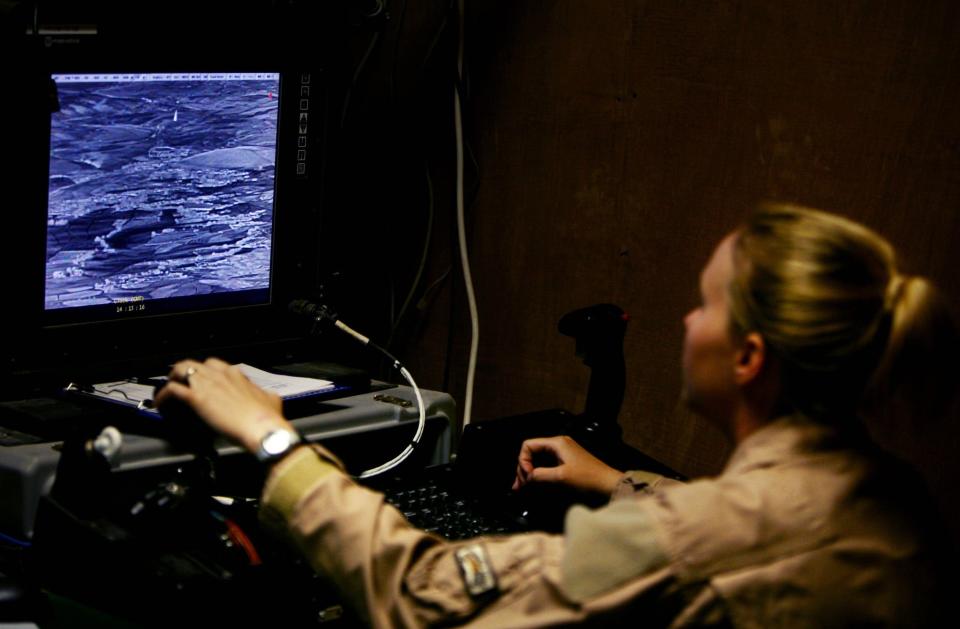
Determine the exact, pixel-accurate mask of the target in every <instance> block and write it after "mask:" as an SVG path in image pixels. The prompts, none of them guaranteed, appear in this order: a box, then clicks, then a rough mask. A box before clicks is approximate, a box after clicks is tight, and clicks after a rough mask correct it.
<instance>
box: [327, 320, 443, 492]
mask: <svg viewBox="0 0 960 629" xmlns="http://www.w3.org/2000/svg"><path fill="white" fill-rule="evenodd" d="M321 318H322V317H321V316H320V315H318V316H317V321H318V322H319V321H320V320H321ZM331 318H332V317H331ZM333 325H334V326H336V327H337V329H339V330H342V331H343V332H345V333H346V334H349V335H350V336H352V337H353V338H355V339H356V340H358V341H360V342H361V343H363V344H364V345H367V346H373V347H374V348H376V349H378V350H380V351H381V352H382V353H384V354H386V356H387V357H388V358H390V360H392V361H393V366H394V367H395V368H396V369H397V370H399V371H400V375H401V376H403V378H404V380H406V381H407V383H408V384H409V385H410V387H411V388H412V389H413V395H414V396H416V398H417V409H418V410H419V416H418V419H417V431H416V432H415V433H414V435H413V439H411V440H410V443H408V444H407V447H406V448H404V449H403V451H402V452H401V453H400V454H398V455H397V456H395V457H393V458H392V459H390V460H389V461H387V462H386V463H384V464H382V465H378V466H377V467H371V468H370V469H368V470H364V471H362V472H360V474H359V475H358V476H357V478H370V477H371V476H376V475H377V474H383V473H384V472H386V471H388V470H392V469H393V468H395V467H396V466H398V465H400V464H401V463H403V462H404V461H405V460H406V459H407V457H408V456H410V455H411V454H413V449H414V448H415V447H417V445H418V444H419V443H420V438H421V437H422V436H423V430H424V428H425V427H426V425H427V409H426V407H425V405H424V403H423V395H421V394H420V387H418V386H417V383H416V382H415V381H414V380H413V376H412V375H410V372H409V371H407V368H406V367H404V366H403V365H401V364H400V361H399V360H397V359H396V358H394V357H393V356H391V355H390V354H389V352H387V351H386V350H384V349H383V348H382V347H380V346H378V345H376V344H375V343H371V342H370V339H369V338H368V337H366V336H364V335H362V334H360V333H359V332H357V331H356V330H354V329H353V328H351V327H350V326H349V325H347V324H346V323H344V322H343V321H340V320H339V319H334V320H333Z"/></svg>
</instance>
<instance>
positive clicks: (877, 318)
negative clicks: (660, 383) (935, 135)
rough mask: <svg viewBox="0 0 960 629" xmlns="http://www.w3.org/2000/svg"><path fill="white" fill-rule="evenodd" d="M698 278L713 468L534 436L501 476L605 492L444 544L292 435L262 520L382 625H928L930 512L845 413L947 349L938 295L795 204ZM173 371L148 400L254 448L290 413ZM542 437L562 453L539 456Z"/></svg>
mask: <svg viewBox="0 0 960 629" xmlns="http://www.w3.org/2000/svg"><path fill="white" fill-rule="evenodd" d="M700 284H701V286H700V290H701V294H702V298H703V301H702V303H701V304H700V305H699V307H697V308H696V309H695V310H693V311H692V312H691V313H690V314H689V315H687V317H686V319H685V324H686V337H685V341H684V349H683V372H684V391H683V395H684V399H685V401H686V403H687V404H688V405H689V406H690V408H692V409H693V410H695V411H696V412H697V413H699V414H702V415H703V416H704V417H706V418H708V419H709V420H710V421H712V422H714V423H715V424H716V425H717V426H718V427H719V428H720V429H721V430H722V431H723V432H724V433H725V434H726V435H727V436H728V437H729V439H730V440H731V441H732V442H733V443H734V444H735V446H736V448H735V450H734V452H733V454H732V456H731V458H730V461H729V462H728V464H727V466H726V468H725V469H724V471H723V473H722V474H721V475H720V476H719V477H717V478H712V479H703V480H699V481H696V482H693V483H690V484H688V485H682V484H669V485H668V484H667V483H665V482H663V481H662V480H661V479H659V478H657V477H654V476H652V475H650V474H644V473H633V472H631V473H627V474H623V473H621V472H619V471H616V470H613V469H611V468H609V467H607V466H605V465H604V464H603V463H601V462H599V461H597V460H596V459H594V458H593V457H592V456H590V455H589V454H588V453H586V452H585V451H584V450H582V449H581V448H580V447H579V446H577V445H576V444H575V443H574V442H572V441H571V440H569V439H567V438H555V439H542V440H539V439H538V440H531V441H528V442H526V443H525V444H524V445H523V448H522V451H521V453H520V458H519V463H518V467H517V479H516V482H515V487H519V486H522V485H524V484H527V483H537V482H562V483H566V484H570V485H574V486H576V487H579V488H580V489H587V490H593V491H596V492H600V493H604V494H607V495H610V496H611V498H612V500H611V502H610V504H609V505H608V506H606V507H604V508H602V509H598V510H595V511H590V510H587V509H586V508H583V507H574V508H573V509H571V510H570V512H569V513H568V515H567V520H566V527H565V533H564V535H563V536H553V535H547V534H543V533H528V534H522V535H513V536H506V537H491V538H481V539H479V540H469V541H465V542H457V543H451V542H446V541H444V540H441V539H439V538H437V537H435V536H432V535H430V534H428V533H425V532H423V531H419V530H417V529H414V528H412V527H411V526H409V524H407V523H406V522H405V521H404V519H403V517H402V516H401V515H400V514H399V513H398V512H397V511H396V510H394V509H393V508H392V507H389V506H387V505H385V504H384V502H383V500H382V497H381V496H379V495H378V494H376V493H374V492H371V491H369V490H367V489H365V488H362V487H359V486H357V485H356V484H354V483H353V482H352V481H351V480H350V479H349V478H348V477H347V476H346V475H345V474H343V473H342V471H341V468H340V466H339V463H338V462H337V460H336V459H335V458H334V457H333V455H331V454H330V453H328V452H327V451H325V450H323V449H322V448H320V447H293V448H289V449H287V451H286V452H285V454H284V456H283V458H282V460H281V461H279V462H278V463H276V464H274V465H273V469H272V470H271V473H270V475H269V478H268V480H267V483H266V486H265V488H264V492H263V501H262V513H261V515H262V517H263V519H264V520H265V521H267V522H270V523H272V524H273V525H275V526H276V527H277V528H278V529H280V530H282V531H285V532H286V533H287V534H289V535H291V536H292V538H293V539H294V541H295V542H296V543H297V544H298V545H299V547H300V548H301V549H302V551H303V552H304V553H305V555H306V556H307V557H308V558H309V559H310V560H311V562H312V563H313V565H314V567H315V568H316V569H317V570H318V572H320V573H321V574H325V575H328V576H329V577H331V580H332V581H333V582H334V583H335V584H336V585H337V586H338V587H339V588H340V589H341V591H342V592H343V595H344V597H345V598H346V599H347V601H348V602H349V603H350V604H352V605H353V606H354V607H355V609H357V610H358V611H359V613H360V614H361V616H362V617H363V618H365V619H366V620H367V621H369V622H370V623H371V624H372V625H375V626H384V627H389V626H422V625H429V624H457V623H464V624H470V623H473V624H476V625H478V626H494V627H505V626H542V625H551V624H567V623H574V622H590V623H591V624H598V625H604V626H610V625H617V624H620V623H627V622H630V623H631V624H639V623H645V624H652V625H674V626H685V625H704V624H719V625H738V626H823V625H829V626H837V625H850V624H867V623H875V624H884V625H886V624H924V621H925V620H928V618H926V617H925V616H924V615H925V614H932V613H933V610H934V609H935V607H936V606H935V603H936V602H937V601H936V595H935V593H934V586H935V584H936V581H935V575H936V566H935V561H934V558H935V554H934V553H936V552H938V551H939V550H940V549H939V548H937V547H936V546H935V543H934V542H935V540H937V539H939V538H938V537H937V533H936V531H935V530H934V529H933V528H932V525H931V522H932V521H933V517H932V515H931V513H930V511H929V509H928V507H927V506H926V503H925V502H924V501H923V500H922V499H921V498H918V497H917V496H918V495H920V494H922V492H921V491H919V483H918V482H917V481H915V480H914V479H913V476H912V475H911V474H910V473H908V472H906V471H905V470H904V469H903V468H901V467H899V466H898V465H896V464H895V463H894V462H892V461H891V460H888V459H887V457H885V456H883V455H882V454H881V453H879V452H878V451H876V450H875V449H874V448H873V447H872V446H871V445H870V442H869V441H868V439H867V438H866V437H865V433H864V431H863V430H862V429H861V425H860V423H859V421H858V416H859V414H860V413H861V411H862V409H868V408H873V409H876V408H881V407H885V405H886V403H887V401H889V400H893V399H901V400H902V399H907V400H911V399H914V398H913V397H911V396H913V395H915V394H916V393H915V392H913V391H912V390H911V386H912V385H914V384H917V382H920V380H917V382H914V381H912V380H910V379H908V378H905V377H902V376H904V374H907V375H909V374H917V373H921V372H922V367H923V365H919V366H918V365H911V364H910V360H912V359H916V357H917V356H922V355H923V354H922V352H921V353H918V352H917V349H916V348H917V347H918V345H917V344H918V343H920V344H921V345H922V343H923V342H925V341H927V342H929V341H932V342H933V343H934V344H938V345H939V347H941V348H943V347H945V345H944V343H945V342H946V341H947V340H949V341H950V342H952V343H953V344H954V345H953V347H955V345H956V331H955V329H954V328H952V327H951V325H950V324H949V317H948V316H947V315H946V314H945V309H944V308H943V307H942V304H941V303H940V302H939V300H938V299H937V298H936V294H935V293H934V291H933V290H932V288H931V287H930V285H929V284H928V283H927V282H926V281H924V280H922V279H920V278H907V277H904V276H902V275H900V274H899V272H898V271H897V269H896V266H895V261H894V256H893V252H892V249H891V248H890V246H889V245H888V244H887V243H886V242H885V241H884V240H882V239H881V238H880V237H879V236H877V235H876V234H874V233H873V232H871V231H869V230H867V229H866V228H864V227H862V226H860V225H857V224H855V223H852V222H850V221H847V220H845V219H842V218H839V217H836V216H832V215H829V214H826V213H822V212H817V211H813V210H807V209H800V208H790V207H775V208H767V209H764V210H763V211H761V212H759V213H757V214H756V215H755V216H753V217H752V218H751V219H750V221H749V222H748V223H747V224H746V225H744V226H743V227H742V228H740V229H739V230H737V231H736V232H734V233H732V234H731V235H729V236H728V237H727V238H725V239H724V240H723V241H722V242H721V243H720V244H719V246H718V247H717V249H716V250H715V252H714V253H713V256H712V257H711V259H710V261H709V263H708V264H707V266H706V268H705V269H704V271H703V273H702V275H701V281H700ZM877 365H879V367H877ZM170 375H171V380H172V382H171V384H170V385H168V387H167V388H166V389H165V390H164V391H162V392H161V393H160V394H159V395H158V402H159V403H160V404H161V405H163V404H165V403H169V401H170V400H171V399H173V398H176V399H179V400H181V401H183V402H186V403H187V404H189V405H190V406H192V407H193V408H194V410H195V411H196V412H197V413H198V414H199V415H200V416H201V417H202V418H204V420H206V421H207V422H208V423H209V424H210V425H211V426H213V427H214V428H215V429H217V430H219V431H220V432H222V433H223V434H225V435H227V436H228V437H230V438H232V439H234V440H235V441H237V442H239V443H240V444H242V445H243V446H244V447H245V448H246V449H247V450H249V451H250V452H253V453H257V452H259V453H260V454H261V455H262V458H269V455H268V454H265V453H264V451H263V447H262V441H263V437H264V435H267V434H272V432H273V431H277V430H279V431H281V432H280V433H277V434H281V435H282V434H284V431H287V430H290V428H291V427H290V425H289V424H288V423H287V421H286V420H285V419H284V418H283V417H282V415H281V413H280V403H279V401H278V400H277V399H276V398H275V397H274V396H272V395H269V394H267V393H265V392H263V391H260V390H259V389H256V388H255V387H253V386H252V385H250V384H249V382H248V381H247V380H246V379H245V378H244V377H243V376H242V374H240V373H239V372H238V371H236V370H235V369H234V368H232V367H230V366H229V365H227V364H225V363H223V362H221V361H217V360H215V359H211V360H208V361H206V362H205V363H203V364H199V363H196V362H193V361H183V362H181V363H178V364H177V365H175V366H174V368H173V370H172V371H171V374H170ZM944 390H946V391H950V392H952V391H953V390H954V388H952V387H950V388H944ZM267 441H269V440H267ZM281 450H284V448H281ZM539 452H549V453H551V454H553V456H554V458H555V459H556V464H555V465H553V466H550V467H537V466H535V465H534V463H533V459H534V454H535V453H539ZM538 460H539V459H538Z"/></svg>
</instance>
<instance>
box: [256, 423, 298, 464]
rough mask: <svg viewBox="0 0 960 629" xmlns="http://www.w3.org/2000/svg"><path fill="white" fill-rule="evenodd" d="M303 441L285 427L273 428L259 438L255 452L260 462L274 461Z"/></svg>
mask: <svg viewBox="0 0 960 629" xmlns="http://www.w3.org/2000/svg"><path fill="white" fill-rule="evenodd" d="M301 443H303V438H302V437H301V436H300V435H299V434H298V433H296V432H294V431H292V430H289V429H287V428H275V429H273V430H271V431H269V432H268V433H267V434H265V435H264V436H263V437H262V438H261V439H260V448H259V449H258V450H257V452H256V455H255V456H256V457H257V460H258V461H260V462H261V463H276V462H277V461H279V460H280V459H282V458H283V457H285V456H286V455H288V454H289V453H290V452H291V451H292V450H293V449H294V448H296V447H297V446H298V445H300V444H301Z"/></svg>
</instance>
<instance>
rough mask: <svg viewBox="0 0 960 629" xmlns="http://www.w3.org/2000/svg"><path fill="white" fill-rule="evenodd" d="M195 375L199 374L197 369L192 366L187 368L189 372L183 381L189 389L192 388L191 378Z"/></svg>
mask: <svg viewBox="0 0 960 629" xmlns="http://www.w3.org/2000/svg"><path fill="white" fill-rule="evenodd" d="M195 373H197V368H196V367H194V366H193V365H191V366H189V367H187V371H186V372H185V373H184V374H183V381H184V382H185V383H186V384H187V386H188V387H189V386H190V376H192V375H193V374H195Z"/></svg>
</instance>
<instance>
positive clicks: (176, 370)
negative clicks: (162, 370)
mask: <svg viewBox="0 0 960 629" xmlns="http://www.w3.org/2000/svg"><path fill="white" fill-rule="evenodd" d="M201 367H202V365H201V364H200V363H198V362H197V361H195V360H189V359H187V360H181V361H179V362H176V363H174V365H173V367H172V368H171V369H170V374H169V375H168V378H169V379H170V380H173V381H176V382H182V383H184V384H189V381H190V378H191V377H192V376H193V375H195V374H196V373H197V371H199V370H200V368H201Z"/></svg>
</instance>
